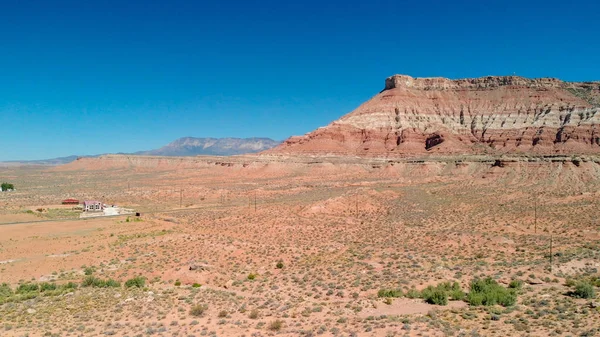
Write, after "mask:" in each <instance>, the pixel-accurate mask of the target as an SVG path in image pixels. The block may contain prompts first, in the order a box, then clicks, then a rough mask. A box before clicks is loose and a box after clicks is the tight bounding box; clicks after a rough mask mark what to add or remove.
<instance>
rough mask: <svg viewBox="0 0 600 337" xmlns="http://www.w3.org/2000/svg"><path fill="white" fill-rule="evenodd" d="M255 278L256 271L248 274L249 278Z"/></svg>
mask: <svg viewBox="0 0 600 337" xmlns="http://www.w3.org/2000/svg"><path fill="white" fill-rule="evenodd" d="M255 278H256V274H254V273H250V274H248V279H249V280H254V279H255Z"/></svg>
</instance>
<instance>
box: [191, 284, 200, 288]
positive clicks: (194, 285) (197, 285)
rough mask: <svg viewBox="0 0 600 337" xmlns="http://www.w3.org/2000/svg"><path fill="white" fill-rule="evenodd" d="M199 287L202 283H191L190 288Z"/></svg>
mask: <svg viewBox="0 0 600 337" xmlns="http://www.w3.org/2000/svg"><path fill="white" fill-rule="evenodd" d="M200 287H202V285H201V284H200V283H194V284H192V288H200Z"/></svg>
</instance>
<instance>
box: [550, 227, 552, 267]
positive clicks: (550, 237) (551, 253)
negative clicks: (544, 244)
mask: <svg viewBox="0 0 600 337" xmlns="http://www.w3.org/2000/svg"><path fill="white" fill-rule="evenodd" d="M550 272H552V234H550Z"/></svg>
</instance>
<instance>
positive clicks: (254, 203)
mask: <svg viewBox="0 0 600 337" xmlns="http://www.w3.org/2000/svg"><path fill="white" fill-rule="evenodd" d="M254 212H256V191H254Z"/></svg>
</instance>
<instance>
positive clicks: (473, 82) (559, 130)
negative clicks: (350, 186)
mask: <svg viewBox="0 0 600 337" xmlns="http://www.w3.org/2000/svg"><path fill="white" fill-rule="evenodd" d="M599 109H600V82H564V81H561V80H558V79H553V78H540V79H527V78H523V77H518V76H489V77H482V78H474V79H460V80H450V79H446V78H412V77H410V76H405V75H394V76H391V77H389V78H387V79H386V81H385V87H384V89H383V90H382V91H381V92H380V93H379V94H377V95H375V96H374V97H373V98H371V99H370V100H369V101H367V102H365V103H364V104H362V105H361V106H359V107H358V108H357V109H356V110H354V111H352V112H351V113H349V114H347V115H345V116H343V117H342V118H340V119H339V120H337V121H334V122H333V123H331V124H329V125H327V126H325V127H322V128H319V129H317V130H315V131H313V132H310V133H308V134H306V135H304V136H296V137H291V138H289V139H287V140H286V141H284V142H283V143H282V144H281V145H279V146H277V147H275V148H274V149H272V150H270V151H266V152H265V154H292V155H293V154H310V155H353V156H355V155H358V156H367V157H390V156H391V157H393V156H406V155H419V154H429V153H436V154H502V153H515V154H538V155H539V154H556V153H560V154H572V153H577V154H592V153H600V129H599V128H598V124H599V123H600V114H598V110H599Z"/></svg>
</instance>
